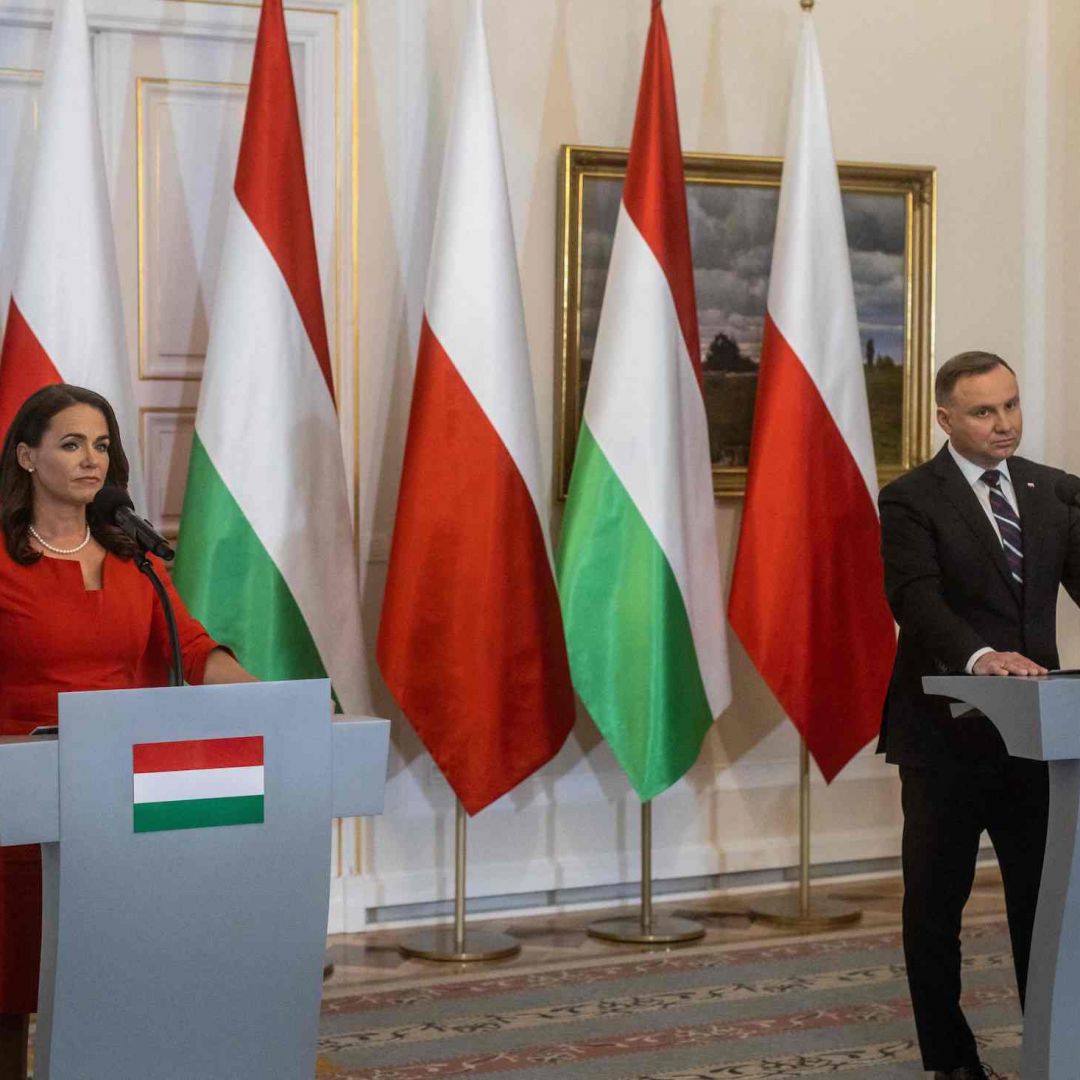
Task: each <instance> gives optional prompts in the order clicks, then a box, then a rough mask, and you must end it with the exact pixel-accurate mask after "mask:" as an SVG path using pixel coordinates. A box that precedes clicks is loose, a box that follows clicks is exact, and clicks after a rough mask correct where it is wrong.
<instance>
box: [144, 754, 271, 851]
mask: <svg viewBox="0 0 1080 1080" xmlns="http://www.w3.org/2000/svg"><path fill="white" fill-rule="evenodd" d="M131 751H132V753H131V756H132V765H133V771H134V789H135V800H134V813H133V817H134V822H135V831H136V832H137V833H138V832H162V831H165V830H168V829H205V828H210V827H213V826H218V825H253V824H259V823H260V822H262V820H263V795H264V785H263V737H262V736H261V735H249V736H244V737H242V738H235V739H185V740H183V741H180V742H158V743H136V744H135V745H134V746H133V747H132V748H131Z"/></svg>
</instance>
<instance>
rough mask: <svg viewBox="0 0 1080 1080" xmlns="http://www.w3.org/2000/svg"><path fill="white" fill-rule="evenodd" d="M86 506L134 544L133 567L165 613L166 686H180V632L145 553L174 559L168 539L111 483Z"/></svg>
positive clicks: (163, 590)
mask: <svg viewBox="0 0 1080 1080" xmlns="http://www.w3.org/2000/svg"><path fill="white" fill-rule="evenodd" d="M90 505H91V506H92V507H93V510H94V513H95V515H96V516H97V517H99V518H100V519H101V520H102V521H105V522H108V524H110V525H116V526H118V527H119V528H120V529H122V530H123V531H124V532H125V533H127V535H128V536H130V537H131V539H132V540H134V541H135V543H136V544H137V545H138V548H139V550H138V553H137V554H136V555H135V558H134V562H135V565H136V566H137V567H138V568H139V571H140V572H141V573H143V574H145V575H146V577H147V578H149V579H150V584H151V585H152V586H153V587H154V592H156V593H157V595H158V599H159V600H160V601H161V606H162V609H163V610H164V612H165V625H166V627H167V628H168V631H169V646H170V651H171V652H172V664H171V665H170V671H169V684H170V685H171V686H183V685H184V659H183V653H182V651H181V648H180V632H179V630H178V629H177V626H176V613H175V612H174V611H173V606H172V600H171V599H170V597H169V593H168V590H167V589H166V588H165V586H164V585H163V584H162V583H161V578H159V577H158V576H157V573H156V572H155V570H154V564H153V563H152V562H151V561H150V560H149V559H148V558H147V557H146V556H147V552H149V553H150V554H152V555H156V556H157V557H158V558H159V559H164V560H165V561H166V562H168V561H169V560H171V559H173V558H175V557H176V552H175V551H173V549H172V547H171V546H170V544H169V542H168V540H166V539H165V537H164V536H162V535H161V533H159V532H158V531H157V529H155V528H154V526H153V525H151V524H150V522H149V521H147V520H146V519H145V518H141V517H139V515H138V514H136V513H135V504H134V503H133V502H132V501H131V498H130V497H129V496H128V493H127V492H126V491H125V490H124V489H123V488H119V487H116V486H115V485H112V484H109V485H107V486H106V487H103V488H102V489H101V490H100V491H99V492H98V493H97V494H96V495H95V496H94V501H93V502H92V503H91V504H90Z"/></svg>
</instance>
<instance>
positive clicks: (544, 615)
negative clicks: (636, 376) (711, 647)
mask: <svg viewBox="0 0 1080 1080" xmlns="http://www.w3.org/2000/svg"><path fill="white" fill-rule="evenodd" d="M424 313H425V318H424V322H423V326H422V328H421V332H420V345H419V349H418V354H417V359H416V376H415V381H414V384H413V398H412V411H411V414H410V417H409V431H408V436H407V440H406V445H405V461H404V466H403V471H402V478H401V489H400V492H399V494H398V505H397V517H396V521H395V525H394V540H393V546H392V549H391V553H390V570H389V577H388V580H387V585H386V595H385V597H384V600H383V611H382V621H381V624H380V626H379V640H378V649H377V656H378V660H379V666H380V667H381V669H382V673H383V675H384V677H385V679H386V683H387V686H389V688H390V690H391V692H392V693H393V695H394V697H395V698H396V699H397V702H398V704H399V705H400V706H401V709H402V711H403V712H404V713H405V715H406V716H407V717H408V719H409V721H410V722H411V723H412V725H413V727H414V728H415V729H416V731H417V733H418V734H419V736H420V738H421V739H422V740H423V741H424V744H425V746H427V748H428V750H429V751H430V752H431V755H432V757H433V758H434V759H435V761H436V763H437V764H438V766H439V768H440V769H441V770H442V772H443V775H444V776H445V777H446V779H447V780H448V781H449V783H450V786H451V787H452V788H453V789H454V792H455V793H456V795H457V797H458V798H459V799H460V800H461V803H462V805H463V806H464V807H465V809H466V810H467V811H468V812H469V813H470V814H475V813H476V812H477V811H479V810H482V809H483V808H484V807H485V806H487V805H488V804H489V803H491V802H493V801H494V800H495V799H497V798H498V797H499V796H500V795H503V794H505V793H506V792H508V791H510V790H511V789H512V788H513V787H515V786H516V785H517V784H518V783H520V781H522V780H524V779H525V777H527V776H529V775H530V774H531V773H533V772H535V771H536V770H537V769H538V768H540V767H541V766H542V765H543V764H544V763H545V762H547V761H549V760H550V759H551V758H552V757H554V756H555V754H556V753H557V752H558V750H559V748H560V747H561V746H562V744H563V742H564V741H565V739H566V737H567V735H568V734H569V732H570V729H571V727H572V726H573V723H574V695H573V690H572V688H571V685H570V673H569V668H568V664H567V659H566V646H565V643H564V641H563V632H562V622H561V619H560V616H559V601H558V595H557V593H556V590H555V578H554V573H553V570H552V564H551V555H550V545H549V542H548V537H547V531H546V528H545V525H544V517H545V515H546V512H547V500H546V498H545V486H544V484H543V481H542V476H541V468H540V440H539V435H538V432H537V424H536V409H535V405H534V402H533V389H532V374H531V370H530V367H529V354H528V347H527V344H526V340H525V316H524V311H523V308H522V302H521V289H520V284H519V280H518V269H517V259H516V256H515V251H514V234H513V225H512V221H511V217H510V202H509V196H508V191H507V186H506V175H505V171H504V166H503V156H502V143H501V140H500V137H499V124H498V115H497V113H496V109H495V95H494V90H493V87H492V82H491V70H490V67H489V63H488V53H487V42H486V39H485V35H484V26H483V18H482V13H481V7H480V2H479V0H476V2H475V3H474V5H473V8H472V13H471V18H470V23H469V27H468V30H467V31H466V34H465V41H464V47H463V50H462V59H461V68H460V72H459V75H458V86H457V95H456V100H455V103H454V111H453V116H452V120H451V125H450V131H449V135H448V140H447V147H446V157H445V160H444V162H443V175H442V186H441V190H440V192H439V204H438V211H437V214H436V220H435V235H434V239H433V242H432V251H431V263H430V267H429V276H428V284H427V297H426V302H425V305H424Z"/></svg>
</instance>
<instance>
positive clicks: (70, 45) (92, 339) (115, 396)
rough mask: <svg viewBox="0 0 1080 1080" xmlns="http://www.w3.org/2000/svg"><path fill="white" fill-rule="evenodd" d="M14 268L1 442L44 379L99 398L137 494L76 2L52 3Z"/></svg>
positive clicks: (110, 247)
mask: <svg viewBox="0 0 1080 1080" xmlns="http://www.w3.org/2000/svg"><path fill="white" fill-rule="evenodd" d="M25 228H26V232H25V240H24V243H23V250H22V255H21V259H20V262H19V270H18V273H17V275H16V278H15V286H14V288H13V289H12V293H11V301H10V304H9V306H8V318H7V328H6V330H5V332H4V345H3V352H2V354H0V438H2V436H3V434H4V433H6V432H7V429H8V426H9V424H10V423H11V421H12V419H13V417H14V416H15V413H16V412H17V411H18V408H19V406H20V405H21V404H22V403H23V401H24V400H25V399H26V398H27V397H28V396H29V395H30V394H32V393H33V392H34V391H35V390H39V389H40V388H41V387H43V386H47V385H49V384H51V383H59V382H69V383H75V384H77V385H79V386H86V387H89V388H90V389H91V390H96V391H97V392H98V393H99V394H103V395H104V396H105V397H106V398H107V399H108V400H109V402H110V404H111V405H112V406H113V408H114V409H115V411H116V418H117V420H118V422H119V424H120V431H121V434H122V435H123V438H124V443H125V446H126V448H127V453H128V459H129V461H130V463H131V470H132V476H131V484H130V487H131V488H132V491H133V495H134V497H135V502H136V505H138V503H139V499H140V495H141V484H140V483H139V479H138V478H139V475H140V470H139V465H138V458H139V454H138V449H139V440H138V429H137V426H136V422H137V417H136V412H135V397H134V393H133V391H132V385H131V368H130V366H129V364H128V357H127V348H126V345H125V341H124V320H123V314H122V310H121V306H120V284H119V280H118V278H117V273H116V248H115V244H114V241H113V233H112V218H111V216H110V213H109V191H108V186H107V184H106V182H105V156H104V153H103V151H102V148H101V132H100V129H99V127H98V115H97V104H96V98H95V95H94V80H93V70H92V67H91V63H90V37H89V33H88V31H87V26H86V10H85V8H84V7H83V0H59V2H58V4H57V8H56V16H55V19H54V21H53V30H52V38H51V40H50V44H49V55H48V59H47V61H46V65H45V80H44V86H43V89H42V104H41V124H40V128H39V130H38V137H37V155H36V157H35V159H34V168H33V172H32V178H31V190H30V197H29V200H28V205H27V211H26V226H25Z"/></svg>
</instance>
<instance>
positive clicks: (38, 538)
mask: <svg viewBox="0 0 1080 1080" xmlns="http://www.w3.org/2000/svg"><path fill="white" fill-rule="evenodd" d="M30 535H31V536H32V537H33V538H34V539H35V540H36V541H37V542H38V543H39V544H40V545H41V546H42V547H43V548H44V549H45V550H46V551H51V552H52V553H53V554H54V555H75V554H76V553H78V552H80V551H82V549H83V548H84V547H86V545H87V544H89V543H90V526H89V525H87V526H86V536H84V537H83V542H82V543H81V544H79V545H77V546H76V547H73V548H58V547H53V545H52V544H50V543H49V541H48V540H46V539H45V538H44V537H43V536H42V535H41V533H39V532H38V531H37V529H35V528H34V526H33V525H31V526H30Z"/></svg>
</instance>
